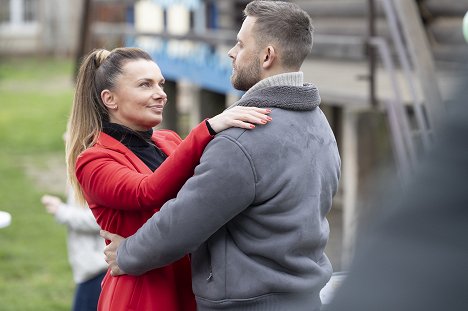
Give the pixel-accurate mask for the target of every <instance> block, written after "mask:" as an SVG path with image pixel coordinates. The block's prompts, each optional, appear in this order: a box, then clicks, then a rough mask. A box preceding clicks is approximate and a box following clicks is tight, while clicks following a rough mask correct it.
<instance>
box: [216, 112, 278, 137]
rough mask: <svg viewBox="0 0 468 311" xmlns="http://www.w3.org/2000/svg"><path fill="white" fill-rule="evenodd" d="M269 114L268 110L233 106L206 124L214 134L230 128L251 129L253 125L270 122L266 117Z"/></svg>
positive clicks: (268, 117)
mask: <svg viewBox="0 0 468 311" xmlns="http://www.w3.org/2000/svg"><path fill="white" fill-rule="evenodd" d="M270 112H271V110H270V109H263V108H257V107H242V106H235V107H233V108H231V109H228V110H225V111H223V112H222V113H220V114H218V115H217V116H214V117H213V118H211V119H208V122H209V123H210V126H211V128H212V129H213V130H214V131H215V132H216V133H219V132H221V131H223V130H225V129H228V128H231V127H239V128H243V129H253V128H255V124H262V125H263V124H267V123H268V122H270V121H271V120H272V119H271V117H270V116H268V114H269V113H270Z"/></svg>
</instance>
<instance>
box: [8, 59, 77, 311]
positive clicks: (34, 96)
mask: <svg viewBox="0 0 468 311" xmlns="http://www.w3.org/2000/svg"><path fill="white" fill-rule="evenodd" d="M1 61H2V62H1V63H0V210H2V211H7V212H9V213H10V214H12V224H11V225H10V226H9V227H7V228H3V229H0V309H1V310H3V311H10V310H11V311H13V310H15V311H16V310H22V311H25V310H35V311H37V310H69V309H70V306H71V301H72V296H73V290H74V284H73V281H72V276H71V271H70V267H69V265H68V260H67V250H66V229H65V228H64V227H63V226H61V225H59V224H57V223H56V222H55V221H54V219H53V217H51V216H50V215H48V214H47V213H46V212H45V209H44V208H43V206H42V205H41V204H40V202H39V200H40V197H41V195H42V194H43V193H45V192H52V193H54V194H58V195H63V191H62V190H63V189H65V185H64V178H63V176H64V175H65V172H64V169H65V167H64V161H63V158H64V151H63V141H62V133H63V132H64V131H65V126H66V119H67V115H68V113H69V109H70V105H71V101H72V92H73V90H72V85H71V83H70V81H71V73H72V62H71V61H68V60H53V59H13V60H5V59H2V60H1Z"/></svg>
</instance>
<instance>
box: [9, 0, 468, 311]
mask: <svg viewBox="0 0 468 311" xmlns="http://www.w3.org/2000/svg"><path fill="white" fill-rule="evenodd" d="M248 2H249V1H244V0H233V1H228V0H173V1H171V0H140V1H135V0H134V1H130V0H121V1H117V0H113V1H111V0H68V1H61V0H0V211H5V212H8V213H9V214H11V216H12V219H11V224H10V225H9V226H6V227H5V228H0V310H69V309H70V305H71V300H72V293H73V288H74V284H73V281H72V277H71V271H70V267H69V265H68V262H67V254H66V229H65V228H64V227H62V226H60V225H58V224H57V223H55V221H54V220H53V218H52V217H50V216H49V215H47V214H46V213H45V211H44V208H43V206H42V205H41V204H40V197H41V195H42V194H44V193H52V194H55V195H58V196H60V197H62V198H65V189H66V176H65V161H64V146H63V141H62V134H63V133H64V131H65V127H66V122H67V117H68V114H69V111H70V107H71V103H72V98H73V87H74V76H75V73H76V69H77V67H78V66H79V64H80V61H81V58H82V56H83V55H85V54H86V53H87V52H89V51H91V50H92V49H94V48H106V49H109V50H110V49H112V48H115V47H119V46H138V47H141V48H143V49H145V50H147V51H148V52H149V53H150V54H151V55H152V56H153V57H154V59H155V60H156V62H157V63H158V64H159V66H160V67H161V70H162V72H163V74H164V76H165V78H166V80H167V82H166V87H165V90H166V92H167V93H168V97H169V104H168V105H167V106H166V108H165V112H164V122H163V124H162V127H164V128H169V129H172V130H175V131H177V132H178V133H179V134H180V135H181V136H185V135H186V134H187V133H188V131H189V130H190V128H191V127H193V126H194V125H195V124H197V123H198V122H199V121H201V120H202V119H203V118H205V117H209V116H212V115H214V114H216V113H218V112H220V111H222V110H223V109H225V108H226V107H227V106H229V105H230V104H232V103H233V102H234V101H236V100H237V99H238V98H239V97H240V96H241V95H242V93H240V92H238V91H235V90H234V89H233V88H232V87H231V85H230V80H229V77H230V74H231V61H230V59H229V58H228V56H227V51H228V50H229V49H230V48H231V47H232V46H233V45H234V44H235V40H236V34H237V31H238V30H239V28H240V25H241V23H242V10H243V8H244V7H245V5H246V4H247V3H248ZM290 2H295V3H297V4H298V5H300V6H301V7H302V8H303V9H305V10H306V11H307V12H309V14H310V15H311V16H312V18H313V20H314V25H315V28H316V31H315V41H314V42H315V43H314V48H313V51H312V53H311V55H310V57H309V58H308V59H307V60H306V62H305V64H304V66H303V68H302V70H303V71H304V74H305V78H306V81H308V82H310V83H313V84H315V85H317V86H318V88H319V90H320V92H321V96H322V106H321V107H322V109H323V110H324V112H325V113H326V115H327V117H328V120H329V122H330V124H331V126H332V129H333V131H334V133H335V136H336V138H337V141H338V145H339V149H340V153H341V157H342V177H341V185H340V189H339V193H338V194H337V196H336V197H335V200H334V206H333V209H332V212H331V213H330V215H329V217H328V219H329V222H330V227H331V234H330V241H329V243H328V246H327V249H326V252H327V254H328V256H329V257H330V259H331V261H332V263H333V266H334V269H335V271H344V270H346V268H347V267H348V265H349V263H350V260H351V259H352V256H353V249H354V245H355V242H356V235H357V233H358V232H359V231H360V230H362V228H364V227H365V226H366V224H367V221H368V219H370V218H371V217H370V215H372V214H374V213H376V212H378V210H379V205H378V204H376V202H378V198H379V195H380V194H381V191H382V186H381V184H382V182H381V181H382V180H388V179H389V178H396V180H397V181H398V182H399V183H401V185H403V187H404V185H405V183H406V182H407V180H408V179H409V178H411V175H412V172H414V170H415V168H416V166H417V164H418V161H419V160H420V159H421V157H422V156H423V155H424V152H425V150H427V149H428V148H430V146H431V144H432V141H433V136H434V132H435V131H437V127H438V125H439V124H440V122H441V119H443V117H444V115H445V114H446V111H447V109H450V103H451V101H452V98H451V96H452V94H453V93H454V90H455V89H456V88H458V87H463V86H462V85H460V83H461V82H460V81H461V79H460V77H461V76H462V75H463V73H464V71H466V70H468V45H467V44H466V42H465V40H464V37H463V31H462V24H463V17H464V15H465V13H466V12H467V11H468V1H467V0H303V1H290ZM377 185H380V186H379V187H377ZM396 199H397V198H396ZM371 202H372V203H371Z"/></svg>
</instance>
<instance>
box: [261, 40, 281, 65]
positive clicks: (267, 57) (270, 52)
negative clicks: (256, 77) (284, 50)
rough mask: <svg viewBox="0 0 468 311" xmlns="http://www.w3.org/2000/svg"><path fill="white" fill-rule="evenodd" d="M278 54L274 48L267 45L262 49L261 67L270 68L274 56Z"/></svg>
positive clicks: (274, 60)
mask: <svg viewBox="0 0 468 311" xmlns="http://www.w3.org/2000/svg"><path fill="white" fill-rule="evenodd" d="M277 57H278V55H277V54H276V50H275V48H274V47H273V46H271V45H269V46H267V47H266V48H265V49H264V54H263V63H262V66H263V69H270V68H271V67H272V66H273V64H274V63H275V62H276V58H277Z"/></svg>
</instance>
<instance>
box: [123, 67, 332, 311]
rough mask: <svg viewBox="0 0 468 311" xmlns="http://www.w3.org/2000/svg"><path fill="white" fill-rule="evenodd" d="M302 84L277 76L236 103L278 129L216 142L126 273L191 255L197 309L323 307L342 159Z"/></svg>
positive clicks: (139, 239)
mask: <svg viewBox="0 0 468 311" xmlns="http://www.w3.org/2000/svg"><path fill="white" fill-rule="evenodd" d="M285 78H289V79H292V82H285V81H287V80H286V79H285ZM301 78H302V74H300V73H296V74H286V75H284V76H275V77H273V78H270V79H268V80H267V81H265V80H264V81H261V82H260V83H259V85H256V86H254V88H253V89H251V90H250V91H249V92H247V93H246V94H245V95H244V96H243V97H242V98H241V100H240V101H239V102H238V103H237V104H238V105H248V106H253V105H255V106H268V107H272V108H273V109H272V110H273V111H272V113H271V116H272V118H273V121H272V122H270V123H269V124H268V125H266V126H259V127H257V128H256V129H255V130H252V131H246V130H242V129H237V128H235V129H229V130H226V131H223V132H222V133H219V134H218V135H217V136H216V137H215V138H214V139H213V141H212V142H210V144H209V145H208V146H207V147H206V149H205V152H204V154H203V156H202V158H201V160H200V164H199V165H198V166H197V168H196V169H195V174H194V176H193V177H192V178H190V179H189V180H188V181H187V183H186V184H185V185H184V186H183V187H182V189H181V190H180V192H179V193H178V195H177V198H175V199H173V200H171V201H168V202H167V203H166V204H165V205H164V206H163V207H162V209H161V211H160V212H158V213H156V214H155V215H154V216H153V217H152V218H151V219H149V220H148V222H147V223H146V224H145V225H144V226H143V227H142V228H141V229H140V230H139V231H138V232H137V233H136V234H135V235H133V236H131V237H129V238H128V239H127V240H125V241H124V242H123V243H122V244H121V246H120V247H119V249H118V258H117V261H118V264H119V266H120V267H121V268H122V269H123V270H124V271H126V272H127V273H129V274H141V273H143V272H145V271H148V270H150V269H153V268H156V267H161V266H164V265H166V264H168V263H170V262H172V261H174V260H176V259H178V258H180V257H182V256H183V255H184V254H186V253H192V280H193V291H194V293H195V296H196V299H197V306H198V310H269V311H270V310H288V311H295V310H318V309H319V308H320V306H321V302H320V298H319V293H320V290H321V289H322V287H323V286H324V285H325V284H326V282H327V281H328V280H329V278H330V276H331V273H332V267H331V264H330V261H329V260H328V258H327V256H326V255H325V254H324V248H325V244H326V243H327V240H328V236H329V226H328V222H327V220H326V218H325V216H326V215H327V213H328V212H329V210H330V207H331V203H332V197H333V195H334V194H335V192H336V190H337V186H338V179H339V175H340V158H339V154H338V149H337V145H336V141H335V138H334V136H333V133H332V131H331V129H330V126H329V124H328V122H327V120H326V118H325V116H324V114H323V113H322V111H321V110H320V108H318V104H319V102H320V97H319V95H318V91H317V89H316V88H315V87H313V86H311V85H303V86H300V85H298V81H300V82H301ZM281 83H282V84H281ZM280 84H281V85H280Z"/></svg>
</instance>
